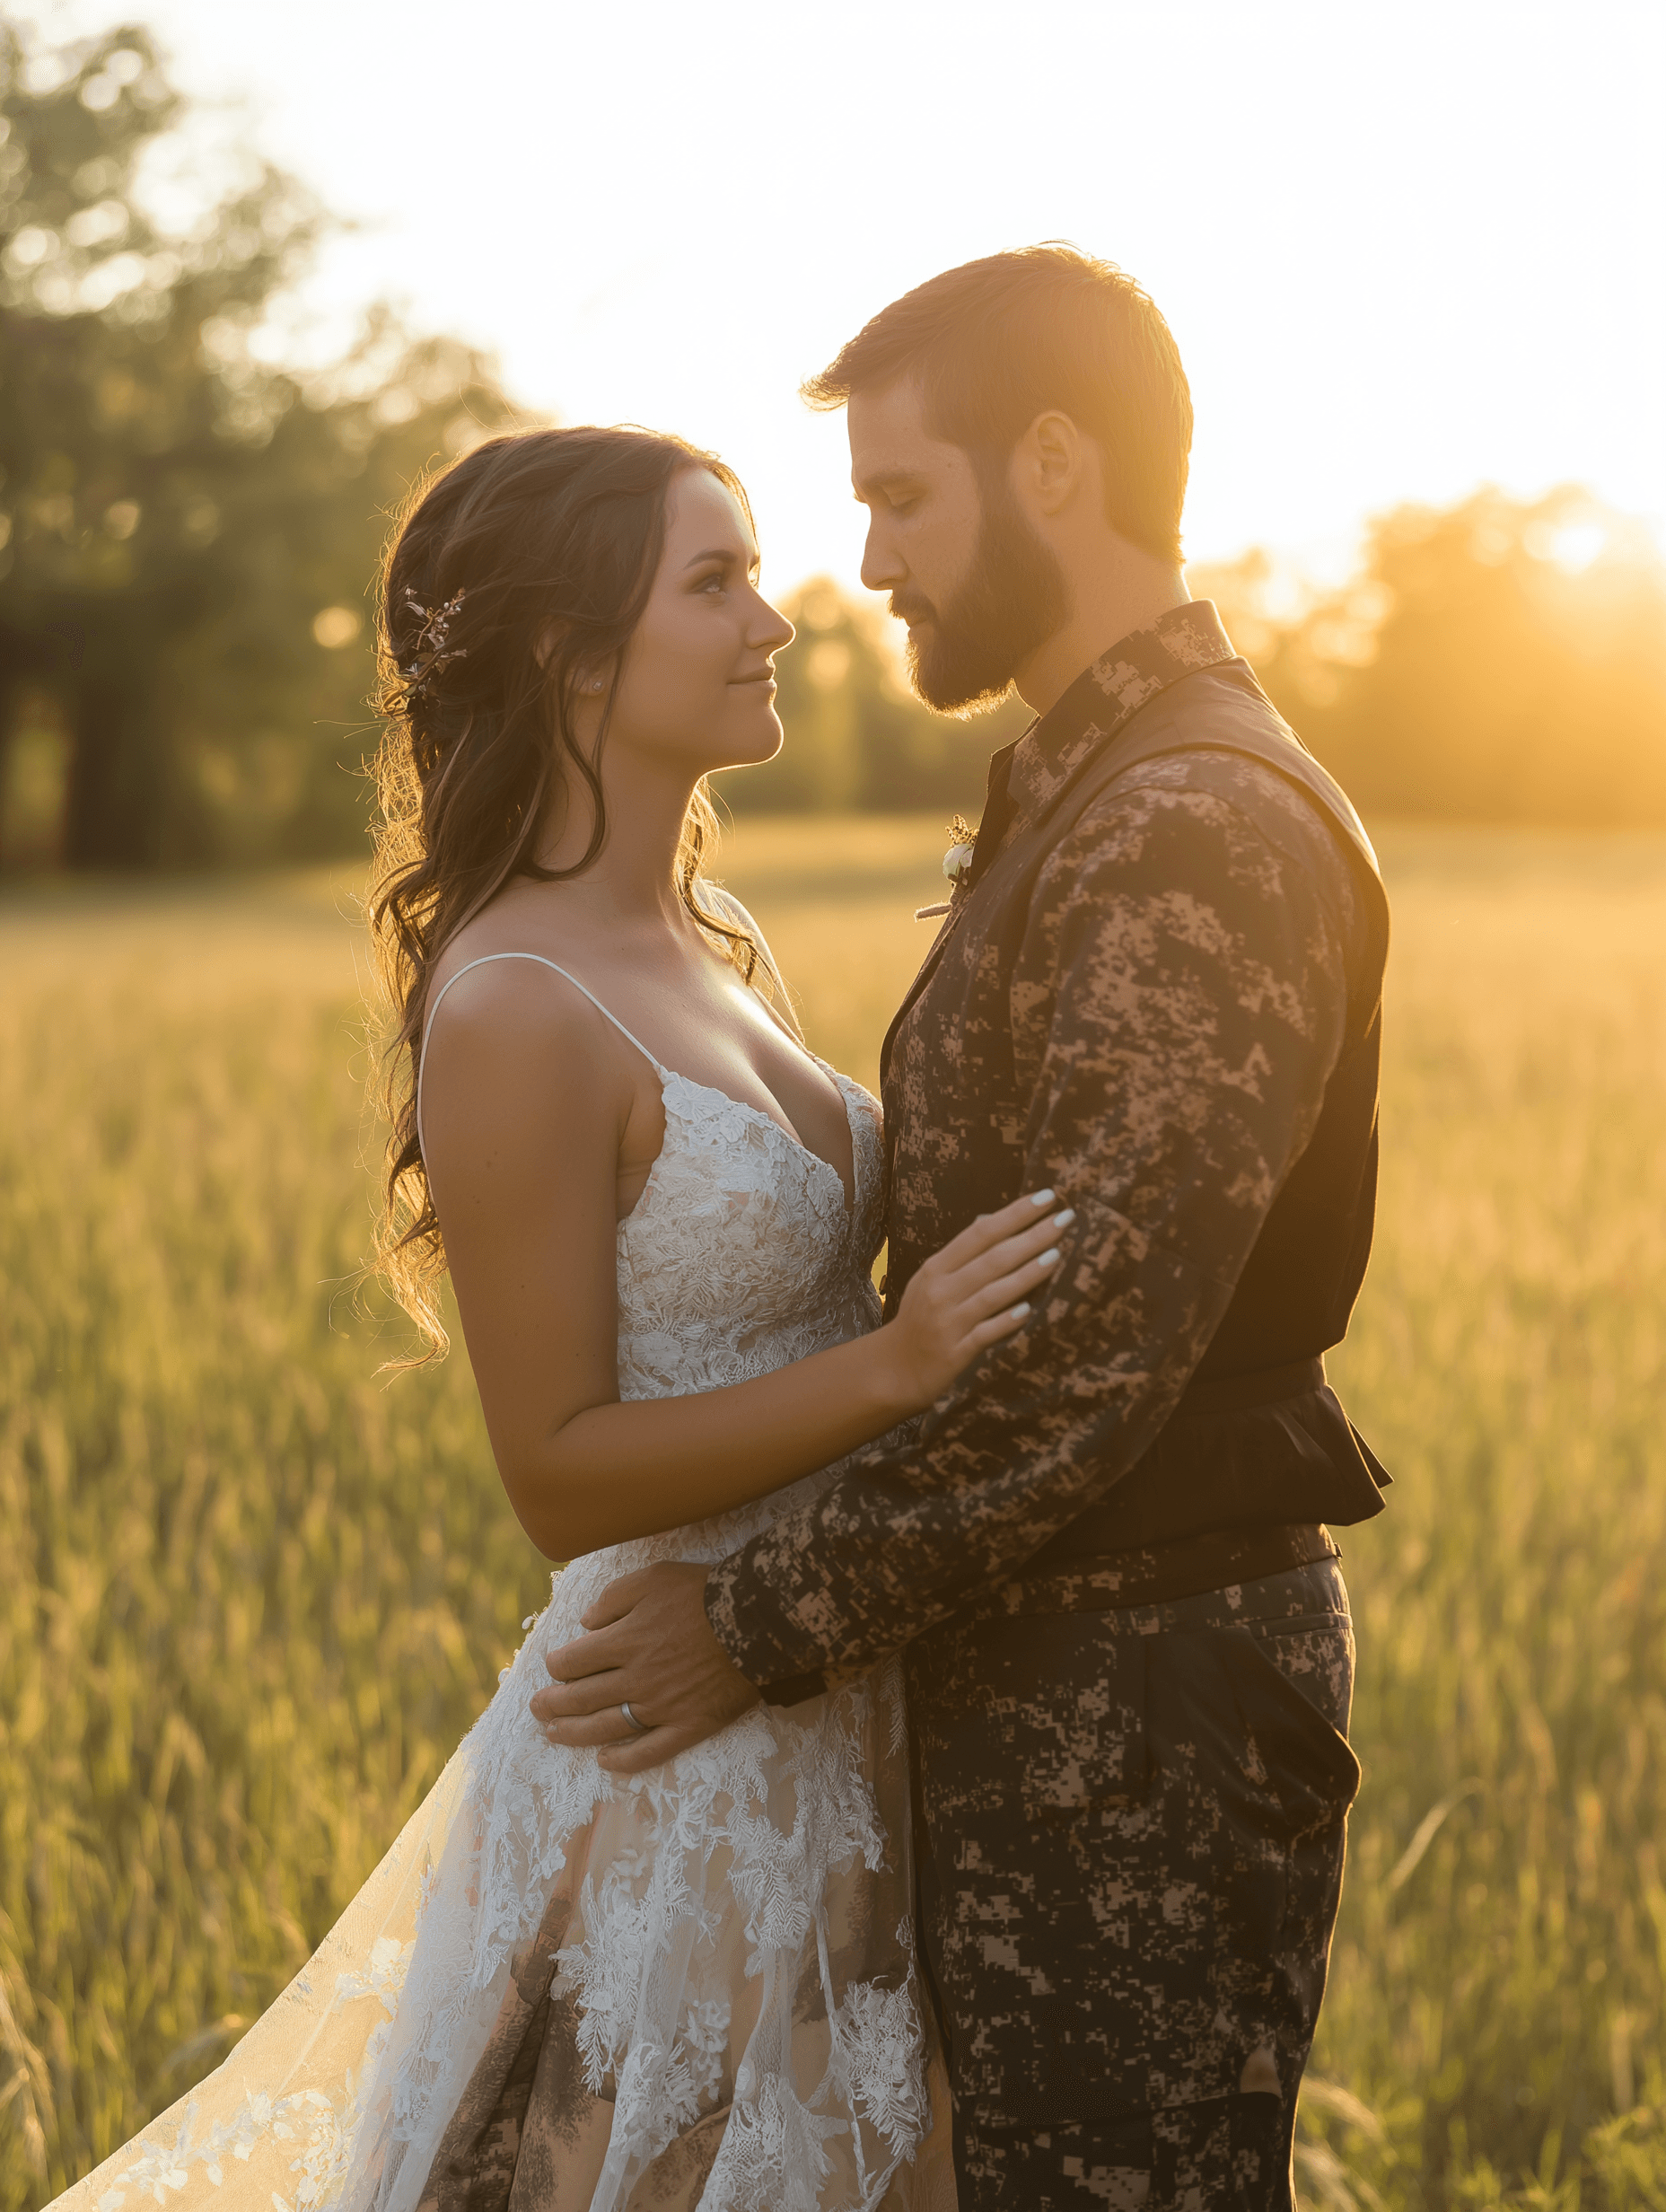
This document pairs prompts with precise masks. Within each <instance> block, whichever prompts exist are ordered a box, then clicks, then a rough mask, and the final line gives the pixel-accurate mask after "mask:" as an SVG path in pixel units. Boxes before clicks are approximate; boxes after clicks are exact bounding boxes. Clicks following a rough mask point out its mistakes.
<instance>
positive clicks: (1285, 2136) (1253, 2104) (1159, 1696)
mask: <svg viewBox="0 0 1666 2212" xmlns="http://www.w3.org/2000/svg"><path fill="white" fill-rule="evenodd" d="M906 1664H907V1667H908V1702H909V1711H910V1716H911V1719H912V1724H913V1727H914V1732H915V1743H914V1753H915V1759H916V1788H917V1793H918V1802H917V1807H916V1819H917V1821H918V1825H919V1829H920V1831H921V1832H920V1844H921V1847H922V1848H921V1849H920V1851H919V1854H918V1856H919V1860H920V1865H921V1869H922V1872H921V1898H920V1915H921V1926H920V1933H921V1938H922V1952H923V1955H924V1957H925V1961H926V1962H927V1964H928V1967H929V1970H930V1973H931V1977H932V1979H933V1982H934V1988H935V1994H936V1997H937V2001H938V2006H939V2010H940V2014H941V2017H942V2024H943V2039H944V2044H945V2048H946V2051H947V2055H948V2059H949V2066H950V2075H951V2084H952V2087H953V2091H954V2101H955V2136H956V2140H955V2164H956V2170H957V2174H958V2177H959V2190H960V2212H982V2208H985V2207H988V2208H991V2212H993V2208H995V2207H996V2206H999V2207H1001V2208H1003V2212H1005V2208H1009V2207H1012V2206H1014V2205H1022V2206H1023V2207H1025V2208H1026V2212H1048V2208H1057V2212H1062V2208H1065V2207H1079V2208H1081V2212H1088V2208H1090V2207H1102V2206H1105V2205H1113V2206H1114V2205H1127V2206H1130V2207H1131V2206H1136V2205H1144V2206H1146V2207H1148V2208H1149V2212H1170V2208H1175V2212H1179V2208H1182V2207H1185V2208H1192V2207H1195V2208H1197V2212H1218V2208H1222V2207H1229V2206H1242V2207H1245V2208H1256V2212H1261V2208H1274V2207H1282V2206H1285V2205H1287V2204H1288V2203H1289V2201H1290V2198H1289V2194H1288V2190H1289V2166H1290V2138H1291V2129H1292V2128H1293V2121H1294V2112H1295V2097H1296V2089H1297V2085H1298V2084H1299V2082H1300V2079H1301V2076H1302V2067H1303V2066H1304V2065H1305V2063H1306V2059H1307V2055H1308V2051H1309V2048H1310V2046H1311V2042H1312V2038H1313V2031H1314V2026H1315V2023H1316V2021H1317V2018H1318V2014H1319V2006H1320V1997H1321V1996H1322V1994H1323V1991H1324V1982H1325V1969H1326V1961H1327V1957H1328V1949H1329V1942H1330V1932H1331V1927H1332V1923H1333V1921H1334V1919H1335V1917H1336V1909H1337V1897H1338V1894H1339V1891H1340V1886H1341V1879H1342V1858H1343V1844H1344V1835H1345V1827H1346V1813H1347V1808H1348V1805H1349V1804H1350V1803H1351V1802H1352V1799H1353V1796H1354V1794H1355V1789H1356V1787H1357V1786H1358V1780H1359V1768H1358V1765H1357V1763H1356V1761H1355V1758H1354V1754H1353V1752H1352V1751H1350V1750H1349V1748H1348V1745H1347V1742H1346V1726H1347V1718H1348V1706H1349V1701H1350V1698H1351V1695H1352V1690H1353V1675H1354V1639H1353V1633H1352V1629H1351V1628H1350V1625H1349V1619H1348V1611H1347V1597H1346V1590H1345V1589H1344V1587H1343V1583H1342V1577H1341V1574H1340V1571H1339V1569H1338V1567H1337V1565H1336V1563H1335V1560H1334V1558H1332V1559H1328V1560H1325V1561H1321V1562H1318V1563H1315V1564H1313V1565H1311V1566H1308V1567H1298V1568H1295V1569H1293V1570H1291V1571H1289V1572H1286V1573H1285V1574H1281V1575H1272V1576H1267V1577H1265V1578H1264V1579H1263V1580H1261V1581H1259V1582H1255V1583H1248V1584H1242V1585H1240V1586H1235V1587H1231V1588H1228V1589H1225V1590H1222V1591H1218V1592H1214V1593H1208V1594H1206V1595H1203V1596H1198V1597H1193V1598H1185V1599H1180V1600H1178V1601H1176V1602H1172V1603H1170V1604H1164V1605H1153V1606H1144V1607H1127V1608H1121V1609H1111V1610H1107V1611H1098V1612H1072V1613H1061V1614H1057V1615H1052V1616H1046V1615H1036V1614H1030V1615H1027V1616H1025V1617H1023V1618H1021V1619H1007V1620H998V1621H997V1620H988V1621H984V1622H980V1623H975V1624H974V1623H968V1624H966V1625H964V1626H957V1627H956V1628H953V1629H948V1630H943V1631H941V1632H939V1633H938V1634H936V1635H934V1636H932V1637H925V1638H923V1639H922V1640H921V1641H919V1642H918V1643H916V1644H914V1645H912V1646H910V1647H909V1650H908V1657H907V1662H906Z"/></svg>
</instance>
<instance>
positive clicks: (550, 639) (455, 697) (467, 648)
mask: <svg viewBox="0 0 1666 2212" xmlns="http://www.w3.org/2000/svg"><path fill="white" fill-rule="evenodd" d="M688 469H705V470H708V471H709V472H710V473H711V474H712V475H713V476H715V477H716V478H718V480H719V481H720V482H721V483H723V484H724V485H726V486H727V487H728V488H729V490H731V491H732V493H733V494H734V495H735V496H736V498H737V499H739V500H740V502H741V505H742V507H744V508H746V510H747V513H748V515H749V518H750V506H749V505H748V502H747V498H746V493H745V491H744V489H743V488H742V487H741V483H740V480H739V478H737V477H736V476H735V475H734V473H733V471H732V470H731V469H729V468H727V467H726V466H725V465H724V464H723V462H722V461H719V460H718V459H717V458H716V456H715V454H712V453H706V452H701V451H700V450H699V449H698V448H697V447H696V446H693V445H690V444H688V443H686V442H685V441H684V440H683V439H681V438H678V437H673V436H671V435H669V434H662V433H659V432H653V431H646V430H631V429H589V428H576V429H566V430H529V431H518V432H514V433H512V434H508V435H505V436H502V437H495V438H490V439H487V441H486V442H485V443H483V444H480V445H478V446H476V447H475V448H474V450H473V451H472V452H469V453H468V454H467V455H465V456H464V458H463V459H462V460H460V461H457V462H455V463H453V464H452V466H451V467H450V468H447V469H445V470H443V471H442V472H440V473H439V474H437V475H435V476H434V477H433V478H430V479H429V480H428V481H427V482H426V483H425V484H423V485H420V486H419V487H417V488H416V491H415V492H414V493H413V495H412V496H411V498H410V500H409V502H408V505H407V506H406V508H405V511H404V512H403V513H402V514H401V515H400V516H399V521H398V524H397V527H396V529H395V531H394V534H393V536H392V539H391V540H390V544H389V548H388V552H387V556H386V558H385V561H384V563H383V567H382V574H381V605H380V610H379V615H380V628H379V636H378V646H379V655H380V692H379V698H378V702H377V703H378V706H379V708H380V710H381V715H382V717H383V733H382V739H381V748H380V750H379V752H378V755H377V760H376V787H377V796H378V801H379V806H380V816H381V819H380V823H379V827H378V830H377V836H376V850H375V857H374V861H373V866H372V871H371V886H370V893H369V918H370V926H371V936H372V944H373V948H374V952H375V956H376V964H377V967H378V970H379V971H380V974H381V980H382V984H383V986H384V988H385V989H386V991H387V994H388V997H389V999H390V1003H391V1006H392V1010H393V1030H392V1035H391V1038H390V1042H389V1044H388V1048H387V1051H386V1054H385V1056H384V1058H383V1061H382V1069H381V1084H380V1089H381V1103H382V1106H383V1108H384V1110H385V1112H386V1114H387V1118H388V1121H389V1123H390V1136H389V1139H388V1152H387V1181H386V1187H385V1192H384V1205H383V1212H382V1218H381V1224H380V1226H379V1231H378V1236H377V1257H376V1271H377V1272H378V1273H379V1274H380V1276H381V1278H382V1280H383V1282H384V1283H386V1285H387V1286H388V1287H389V1288H390V1290H391V1291H392V1293H393V1295H394V1296H395V1297H396V1298H397V1299H398V1300H399V1303H400V1304H401V1305H402V1306H403V1307H404V1309H405V1311H406V1312H408V1314H409V1315H410V1317H411V1319H412V1320H413V1321H415V1322H416V1326H417V1328H418V1330H420V1331H421V1333H422V1335H423V1337H424V1338H425V1339H426V1344H427V1349H426V1351H425V1354H424V1355H423V1357H425V1358H433V1357H436V1356H441V1355H443V1353H444V1352H445V1350H446V1349H447V1345H448V1339H447V1337H446V1332H445V1330H444V1328H443V1325H442V1322H441V1319H440V1310H439V1283H440V1277H442V1275H443V1272H444V1268H445V1251H444V1245H443V1240H442V1237H441V1233H440V1224H439V1219H438V1216H436V1214H435V1212H434V1199H433V1196H432V1193H431V1192H430V1190H429V1188H428V1178H427V1174H426V1172H425V1168H424V1165H423V1157H422V1146H421V1143H420V1140H419V1138H418V1135H417V1128H416V1086H417V1083H418V1080H419V1077H420V1074H421V1059H422V1030H423V1014H424V1009H425V1005H426V1003H427V997H428V993H429V989H430V987H431V985H432V982H433V979H434V969H435V966H436V965H437V963H438V961H439V960H440V957H441V955H442V954H443V952H444V950H445V948H446V946H447V945H448V944H450V943H451V941H452V938H453V937H454V936H455V935H457V932H458V931H459V930H460V928H461V927H462V926H463V925H464V923H465V922H467V921H469V920H470V919H471V918H472V917H474V916H475V915H477V914H478V913H479V911H480V909H481V908H483V907H484V906H486V905H487V902H488V900H491V899H492V898H494V897H495V895H496V893H497V892H498V891H501V890H502V889H503V887H504V884H505V883H507V882H510V881H511V880H512V879H513V878H514V877H516V876H532V877H536V878H537V879H538V880H539V881H540V882H562V881H565V880H566V879H567V878H569V877H571V876H574V875H578V874H581V873H583V871H584V870H585V869H586V868H588V867H589V866H590V865H592V863H593V861H594V860H595V858H596V856H597V855H598V854H599V853H600V852H601V848H602V846H603V843H604V842H605V840H606V837H607V820H606V815H605V812H604V810H603V804H602V794H601V777H600V773H599V764H600V760H601V750H602V747H603V745H604V744H605V742H606V740H607V733H608V725H609V717H610V715H611V711H612V704H613V697H614V692H615V689H616V688H617V680H618V670H619V666H620V663H621V660H622V657H623V655H624V653H625V650H626V647H627V645H628V644H629V641H630V637H631V635H632V633H633V631H634V630H635V629H636V625H637V623H638V622H639V621H640V620H641V619H642V613H643V610H644V607H645V605H646V603H647V599H648V594H649V592H650V590H651V589H652V586H653V575H654V571H655V569H656V568H657V566H658V565H659V559H660V553H661V550H662V545H663V542H664V534H665V505H666V496H667V494H668V492H669V490H670V488H671V484H672V482H673V481H674V479H675V478H677V477H678V476H679V475H680V474H681V473H682V472H683V470H688ZM581 668H583V669H584V670H586V671H594V670H597V669H601V670H604V671H607V675H608V691H607V694H606V697H605V698H604V702H603V709H602V717H601V732H600V734H599V736H598V737H597V739H596V741H595V742H594V744H593V746H592V748H591V749H590V750H588V751H587V750H585V748H584V747H583V745H582V744H581V742H579V738H578V735H577V733H576V730H575V728H574V720H573V711H572V710H573V700H574V690H575V687H576V680H577V676H578V671H579V670H580V669H581ZM563 779H566V780H567V781H568V782H569V784H570V785H576V786H581V787H582V788H583V791H584V792H585V793H587V794H589V799H590V803H591V808H592V815H593V827H592V831H591V836H590V841H589V844H588V846H587V847H586V849H585V851H584V853H583V856H582V857H581V858H580V859H579V860H578V861H576V862H575V863H574V865H573V866H572V867H570V868H561V869H551V868H546V867H544V866H543V865H540V863H539V858H538V847H539V838H540V837H541V835H542V833H543V829H544V825H545V821H546V818H547V816H548V810H549V803H550V800H551V798H552V796H553V795H554V794H556V792H557V789H558V788H559V786H560V784H561V782H562V780H563ZM716 829H717V818H716V815H715V812H713V808H712V804H711V799H710V795H709V794H708V792H707V789H706V784H705V781H704V779H702V781H701V782H700V784H699V785H698V786H697V787H696V789H695V793H694V795H693V798H692V800H691V801H690V803H689V807H688V814H687V816H686V818H685V820H684V822H683V829H682V838H681V841H680V847H679V849H678V854H677V862H676V870H677V888H678V891H679V892H680V896H681V898H682V901H683V903H684V905H685V906H686V907H687V908H688V911H689V912H690V914H692V915H693V916H694V917H695V919H696V920H697V922H698V924H699V925H700V927H701V929H702V930H703V931H705V932H706V935H707V936H708V937H709V938H710V939H711V940H712V941H713V942H714V943H715V944H717V945H718V946H719V947H720V949H722V950H723V952H725V954H726V955H727V956H728V957H729V958H730V959H732V961H734V963H735V965H736V966H737V967H738V968H739V970H741V974H742V976H743V977H744V978H745V979H746V980H747V981H748V982H749V983H754V982H757V983H758V984H759V985H760V986H761V987H763V988H764V989H766V990H767V992H768V993H769V994H770V995H771V996H773V995H774V993H775V990H776V988H777V987H778V979H777V978H776V976H775V975H774V973H773V971H772V970H770V968H769V964H768V961H767V957H766V956H765V954H764V953H763V952H762V951H761V949H760V947H759V945H758V942H757V940H756V939H755V938H754V937H753V935H751V933H750V931H749V930H748V929H746V928H745V927H744V926H743V925H742V923H741V921H740V920H738V919H737V918H735V917H733V916H732V914H730V913H728V912H720V911H718V910H717V901H716V900H715V897H713V896H712V895H711V893H710V891H709V889H708V887H707V886H706V884H705V882H704V879H703V877H702V875H701V865H700V864H701V860H702V857H703V856H704V854H705V852H706V848H707V847H708V845H709V843H710V841H711V839H712V838H713V837H714V836H715V832H716ZM702 891H706V896H705V897H704V898H702V896H701V894H702Z"/></svg>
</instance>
